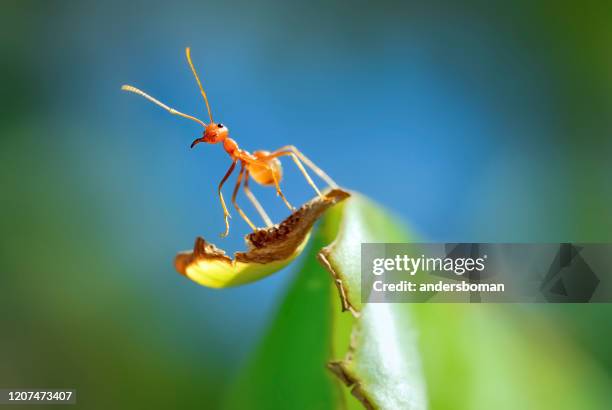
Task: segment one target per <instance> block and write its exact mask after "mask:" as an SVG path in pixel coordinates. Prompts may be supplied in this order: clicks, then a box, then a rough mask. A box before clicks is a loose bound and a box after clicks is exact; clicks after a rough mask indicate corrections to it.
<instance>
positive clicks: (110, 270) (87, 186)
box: [0, 1, 612, 408]
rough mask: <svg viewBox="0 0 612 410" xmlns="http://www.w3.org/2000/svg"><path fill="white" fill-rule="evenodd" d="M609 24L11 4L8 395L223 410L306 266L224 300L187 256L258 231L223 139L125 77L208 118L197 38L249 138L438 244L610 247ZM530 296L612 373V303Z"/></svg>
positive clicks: (577, 11)
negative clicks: (194, 274)
mask: <svg viewBox="0 0 612 410" xmlns="http://www.w3.org/2000/svg"><path fill="white" fill-rule="evenodd" d="M611 21H612V9H611V8H610V7H609V6H608V5H606V4H605V3H601V4H599V3H595V2H587V3H585V4H582V5H580V6H578V5H576V4H574V3H573V2H513V3H511V4H505V5H502V4H497V5H487V3H486V2H485V3H484V4H478V5H470V6H468V5H465V4H464V5H459V4H457V3H456V2H446V3H445V2H442V3H436V4H417V3H412V2H393V1H383V2H365V1H357V2H350V3H349V2H330V1H311V2H304V3H293V2H267V1H266V2H257V3H254V2H248V1H219V2H181V3H180V4H174V2H143V1H140V2H130V3H129V4H126V3H125V2H118V1H108V2H89V1H81V2H76V1H72V2H69V1H66V2H42V1H24V2H13V1H8V2H4V3H3V6H2V13H1V15H0V27H2V28H1V29H0V31H2V35H1V36H0V55H1V57H0V58H1V61H2V64H1V66H0V87H1V88H0V89H1V90H2V94H1V96H2V110H0V187H1V190H0V207H1V208H0V211H1V213H0V226H1V227H2V239H1V240H0V269H1V270H0V312H2V315H0V317H1V319H0V329H2V330H1V331H0V332H1V333H0V387H35V386H49V387H53V386H75V387H76V388H78V389H79V392H80V393H79V394H80V396H79V400H80V403H82V404H84V405H86V406H87V408H109V407H116V405H117V403H123V404H125V405H126V406H129V404H130V403H138V405H139V406H145V404H146V403H155V404H157V405H160V406H168V407H180V406H187V405H190V404H194V403H207V404H208V405H209V406H210V407H211V408H214V407H215V404H216V403H218V402H219V400H221V398H222V396H223V394H224V390H225V389H226V388H227V387H228V385H229V383H230V381H231V380H232V377H233V376H234V375H235V374H236V372H237V371H238V369H239V368H240V366H241V365H242V364H243V363H244V361H245V359H246V358H247V356H248V353H249V351H250V349H252V348H253V346H254V345H256V343H257V340H258V339H259V337H260V336H261V334H262V332H263V331H264V330H265V328H266V324H267V323H268V321H269V319H268V318H269V315H270V313H271V312H273V311H274V307H275V306H276V303H277V302H278V300H279V297H280V296H281V295H282V293H283V290H284V289H285V288H286V286H287V284H288V281H289V280H290V279H291V274H292V272H291V269H288V270H285V271H283V272H281V273H279V274H277V275H275V276H273V277H270V278H268V279H266V280H264V281H261V282H258V283H255V284H252V285H249V286H245V287H241V288H236V289H231V290H228V291H223V292H219V291H214V290H210V289H206V288H203V287H200V286H198V285H196V284H195V283H192V282H190V281H188V280H187V279H186V278H185V277H182V276H180V275H178V274H177V273H176V272H175V271H174V268H173V265H172V261H173V258H174V255H175V253H176V252H177V251H178V250H183V249H188V248H190V247H191V246H192V244H193V241H194V239H195V237H196V236H198V235H202V236H204V237H206V238H210V239H211V240H213V241H214V242H216V243H217V244H218V245H220V246H222V247H223V248H225V249H226V250H228V251H230V252H231V251H234V250H238V249H240V248H241V247H242V246H243V242H242V235H243V234H244V233H246V232H248V226H246V224H245V223H244V222H243V221H242V220H241V219H240V218H239V217H238V216H237V215H236V216H235V217H234V218H233V219H232V220H231V233H230V237H229V238H228V239H224V240H222V239H219V238H218V234H219V233H220V232H221V231H222V230H223V221H222V211H221V208H220V205H219V203H218V199H217V197H216V185H217V183H218V182H219V180H220V179H221V177H222V176H223V174H224V172H225V171H226V169H227V167H228V166H229V159H228V157H227V155H226V154H225V153H224V152H223V150H222V149H221V148H220V147H218V146H208V145H206V146H204V145H199V146H197V148H196V149H194V150H190V149H189V144H190V143H191V141H192V140H193V139H194V138H196V137H198V136H199V135H200V133H201V129H200V128H199V126H198V125H197V124H195V123H192V122H190V121H187V120H184V119H181V118H177V117H173V116H171V115H168V114H167V113H165V112H164V111H163V110H161V109H159V108H157V107H155V106H153V105H152V104H150V103H148V102H146V101H145V100H144V99H142V98H139V97H136V96H133V95H128V94H126V93H123V92H121V91H120V86H121V85H122V84H124V83H129V84H133V85H135V86H137V87H139V88H142V89H143V90H145V91H147V92H149V93H151V94H152V95H153V96H155V97H157V98H159V99H161V100H162V101H164V102H165V103H167V104H169V105H170V106H173V107H175V108H177V109H179V110H182V111H184V112H186V113H190V114H194V115H196V116H199V117H201V118H203V119H205V117H206V115H205V107H204V104H203V101H202V99H201V96H200V94H199V92H198V89H197V87H196V84H195V81H194V80H193V78H192V75H191V73H190V71H189V68H188V66H187V64H186V61H185V58H184V47H185V46H191V47H192V56H193V59H194V63H195V65H196V67H197V68H198V70H199V72H200V76H201V78H202V80H203V82H204V86H205V88H206V90H207V93H208V96H209V98H210V100H211V104H212V109H213V113H214V115H215V120H216V121H220V122H223V123H224V124H226V125H227V126H228V127H229V128H230V131H231V135H232V137H233V138H235V139H236V140H237V141H238V142H239V144H240V145H241V147H242V148H245V149H248V150H255V149H275V148H278V147H280V146H282V145H286V144H295V145H297V146H298V147H299V148H300V149H301V150H302V151H303V152H304V153H306V154H307V155H308V156H309V157H311V158H312V159H313V160H314V161H315V162H316V163H318V165H320V166H321V167H322V168H323V169H325V170H326V171H327V172H328V173H329V174H330V175H331V176H332V177H333V178H334V179H335V180H336V181H338V182H339V183H340V184H341V185H343V186H346V187H348V188H351V189H355V190H358V191H361V192H363V193H365V194H367V195H368V196H370V197H372V198H374V199H375V200H377V201H379V202H380V203H382V204H383V205H385V206H386V207H387V208H389V209H391V210H393V211H394V212H395V213H396V214H398V215H400V216H401V217H402V218H403V219H404V220H405V221H406V222H407V223H408V224H409V225H410V226H411V227H412V228H413V230H414V231H415V232H418V234H419V235H420V236H421V237H422V238H426V239H427V240H431V241H463V242H469V241H475V242H478V241H480V242H487V241H491V242H513V241H519V242H522V241H524V242H537V241H552V242H556V241H601V242H605V241H610V240H612V213H611V212H610V204H611V203H612V184H611V183H610V180H611V178H612V162H611V160H610V158H611V157H612V141H611V139H610V131H611V128H612V115H611V114H612V51H611V48H610V44H612V24H610V22H611ZM285 170H286V179H285V181H284V189H285V193H286V195H287V197H288V198H289V199H290V200H291V201H292V202H294V203H295V204H299V203H302V202H303V201H305V200H307V199H308V198H310V197H311V196H312V191H311V189H310V188H309V187H308V185H307V184H306V182H305V181H304V180H303V179H302V178H301V177H300V175H298V173H297V172H296V171H295V169H294V167H293V165H292V164H291V163H286V165H285ZM229 186H230V185H228V190H227V191H226V195H229V194H230V193H231V189H230V188H229ZM256 193H257V194H258V196H259V198H260V200H261V201H262V202H263V203H264V205H265V207H266V209H268V211H269V213H270V214H271V215H272V216H273V219H275V220H280V219H281V218H283V217H284V216H286V214H287V212H286V209H284V208H283V204H282V202H281V201H280V200H279V199H278V198H276V197H275V195H274V193H273V190H271V189H269V188H267V189H266V188H261V189H258V188H256ZM241 202H242V203H243V204H244V205H245V209H246V210H247V212H248V213H249V214H250V215H253V217H254V218H255V217H256V214H255V213H254V211H253V209H252V208H250V207H249V206H248V205H247V203H246V202H245V200H244V198H242V200H241ZM534 311H535V312H536V313H537V314H541V315H544V316H546V317H548V316H550V320H551V321H555V322H556V323H558V326H559V328H560V329H562V330H561V331H562V332H563V334H564V335H565V336H566V337H567V338H568V340H571V343H574V344H575V345H576V346H577V347H578V348H579V349H580V350H582V351H583V352H584V357H586V358H588V360H592V361H593V363H595V364H596V366H598V367H600V368H601V369H602V370H603V371H605V372H606V373H607V374H608V375H610V374H612V370H611V369H612V351H611V349H610V348H609V344H610V340H611V337H612V330H611V329H610V323H609V320H610V319H609V318H610V314H611V313H612V309H610V308H609V307H608V306H607V305H602V306H543V307H539V308H537V309H534Z"/></svg>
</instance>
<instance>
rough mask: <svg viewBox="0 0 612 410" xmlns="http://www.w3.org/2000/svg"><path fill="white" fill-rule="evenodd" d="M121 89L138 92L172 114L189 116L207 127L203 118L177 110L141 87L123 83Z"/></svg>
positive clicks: (188, 117)
mask: <svg viewBox="0 0 612 410" xmlns="http://www.w3.org/2000/svg"><path fill="white" fill-rule="evenodd" d="M121 89H122V90H123V91H129V92H131V93H134V94H138V95H140V96H141V97H144V98H146V99H147V100H149V101H151V102H152V103H153V104H155V105H159V106H160V107H162V108H163V109H164V110H166V111H168V112H169V113H170V114H173V115H180V116H181V117H183V118H187V119H190V120H193V121H195V122H197V123H199V124H201V125H202V127H204V128H206V124H204V122H202V121H201V120H199V119H197V118H196V117H192V116H191V115H187V114H183V113H182V112H180V111H177V110H175V109H174V108H170V107H168V106H167V105H166V104H164V103H163V102H161V101H158V100H156V99H155V98H153V97H151V96H150V95H149V94H147V93H145V92H144V91H141V90H139V89H138V88H136V87H132V86H131V85H122V86H121Z"/></svg>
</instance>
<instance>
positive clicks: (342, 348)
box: [227, 193, 425, 410]
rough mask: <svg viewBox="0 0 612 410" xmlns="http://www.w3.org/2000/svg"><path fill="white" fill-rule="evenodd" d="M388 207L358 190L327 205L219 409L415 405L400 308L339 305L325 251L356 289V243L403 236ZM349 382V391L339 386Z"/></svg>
mask: <svg viewBox="0 0 612 410" xmlns="http://www.w3.org/2000/svg"><path fill="white" fill-rule="evenodd" d="M388 215H389V213H388V212H386V211H384V210H382V209H380V208H379V207H378V206H377V205H375V204H373V203H372V202H370V201H369V200H367V199H365V198H364V197H362V196H360V195H358V194H354V193H353V194H352V196H351V198H349V199H348V200H346V201H345V202H344V203H342V204H339V205H336V206H335V207H334V208H332V209H331V210H329V211H328V212H327V214H326V215H325V217H324V218H323V220H322V223H321V225H320V226H319V229H318V230H317V232H316V233H315V235H314V238H313V243H312V244H311V246H310V248H309V250H308V252H305V253H306V255H305V259H304V264H303V266H302V267H301V269H300V270H299V272H298V274H297V276H296V278H295V281H294V283H293V284H292V286H291V288H290V289H289V291H288V293H287V296H286V297H285V300H284V302H283V303H282V305H281V307H280V309H279V311H278V313H277V314H276V317H275V318H274V321H273V323H272V326H271V328H270V329H269V332H268V334H267V335H266V337H265V339H264V340H263V343H262V344H261V346H260V347H259V349H258V350H257V351H256V353H255V355H254V358H253V360H252V361H251V362H250V364H249V365H248V366H247V368H246V369H245V371H244V372H243V373H242V374H241V375H240V377H239V379H238V381H237V383H236V385H235V386H234V388H233V389H232V391H231V394H230V395H229V396H228V402H227V408H228V409H245V408H248V409H287V408H292V409H345V408H355V409H357V408H363V406H364V405H365V406H367V407H372V408H380V409H398V408H402V409H408V410H410V409H422V408H425V398H424V397H425V393H424V383H423V381H422V376H421V375H422V372H421V371H420V367H419V360H418V354H417V350H416V348H415V347H416V342H415V338H414V334H413V332H412V327H411V326H409V325H407V323H409V320H410V318H409V317H408V315H409V310H408V309H406V307H405V306H402V305H399V304H398V305H378V306H375V305H368V307H367V308H366V309H364V311H363V312H361V314H360V313H359V312H358V311H357V309H358V308H360V307H361V305H360V303H358V302H357V301H358V299H356V300H355V302H354V304H355V306H356V308H354V309H353V310H352V312H349V311H344V312H343V310H342V303H341V298H339V296H338V294H339V293H338V289H337V288H336V285H335V283H334V281H332V280H331V276H330V273H329V272H328V271H326V270H325V269H324V268H323V267H322V265H321V264H320V263H318V262H317V260H316V255H317V254H318V253H319V251H320V250H321V249H322V248H324V247H325V246H326V245H328V244H330V243H332V242H333V244H332V245H331V246H330V247H329V248H327V252H326V254H327V256H328V257H329V259H330V260H331V261H333V264H334V267H336V268H337V269H339V272H340V273H339V276H341V277H342V278H343V279H345V280H346V285H344V286H346V288H347V290H348V291H349V293H350V295H352V296H353V295H354V296H356V297H357V298H358V291H359V283H360V282H359V275H360V273H359V260H360V259H359V258H360V247H361V242H368V241H370V242H371V241H382V240H386V239H388V238H390V239H391V240H405V239H406V238H407V237H406V236H405V234H403V233H402V230H401V228H399V227H398V226H399V225H398V223H397V221H393V220H392V219H390V218H389V216H388ZM345 385H349V386H350V388H351V391H352V392H353V394H352V395H351V394H350V393H349V389H348V388H347V387H346V386H345Z"/></svg>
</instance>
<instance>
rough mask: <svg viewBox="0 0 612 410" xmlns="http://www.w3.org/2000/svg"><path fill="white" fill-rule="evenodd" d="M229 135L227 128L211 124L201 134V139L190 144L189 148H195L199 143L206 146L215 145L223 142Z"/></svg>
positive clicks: (219, 124)
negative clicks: (203, 143)
mask: <svg viewBox="0 0 612 410" xmlns="http://www.w3.org/2000/svg"><path fill="white" fill-rule="evenodd" d="M228 135H229V130H228V129H227V127H226V126H225V125H223V124H221V123H218V124H215V123H214V122H211V123H210V124H208V125H207V126H206V128H205V129H204V132H203V133H202V138H198V139H196V140H195V141H193V142H192V143H191V148H193V147H195V146H196V145H197V144H199V143H200V142H205V143H207V144H217V143H219V142H223V141H224V140H225V139H226V138H227V137H228Z"/></svg>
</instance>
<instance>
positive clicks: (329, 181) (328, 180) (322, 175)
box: [274, 145, 338, 188]
mask: <svg viewBox="0 0 612 410" xmlns="http://www.w3.org/2000/svg"><path fill="white" fill-rule="evenodd" d="M281 151H291V152H293V153H294V154H295V155H297V156H298V157H299V158H300V159H301V160H302V161H303V162H304V164H306V166H307V167H308V168H310V169H311V170H312V171H313V172H314V173H315V174H317V175H318V176H319V178H321V179H322V180H323V181H325V182H326V183H327V185H329V186H330V187H332V188H337V187H338V184H336V183H335V182H334V180H333V179H331V178H330V177H329V175H327V174H326V173H325V172H324V171H323V170H322V169H321V168H319V167H318V166H316V165H315V163H314V162H312V161H311V160H310V159H308V157H307V156H306V155H304V154H302V152H301V151H300V150H298V149H297V148H296V147H295V145H285V146H284V147H281V148H279V149H277V150H276V151H274V153H277V152H281Z"/></svg>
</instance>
